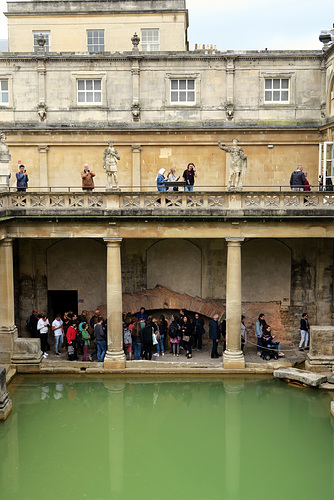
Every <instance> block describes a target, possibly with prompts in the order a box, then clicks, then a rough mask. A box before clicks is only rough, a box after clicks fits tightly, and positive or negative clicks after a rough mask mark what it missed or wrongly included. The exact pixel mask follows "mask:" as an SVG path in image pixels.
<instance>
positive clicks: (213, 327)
mask: <svg viewBox="0 0 334 500" xmlns="http://www.w3.org/2000/svg"><path fill="white" fill-rule="evenodd" d="M209 337H210V339H211V340H219V339H220V330H219V325H218V321H215V320H214V319H212V320H211V321H210V323H209Z"/></svg>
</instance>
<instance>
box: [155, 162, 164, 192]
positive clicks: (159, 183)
mask: <svg viewBox="0 0 334 500" xmlns="http://www.w3.org/2000/svg"><path fill="white" fill-rule="evenodd" d="M165 172H166V169H164V168H161V169H160V170H159V172H158V175H157V177H156V179H155V180H156V183H157V188H158V191H166V187H165V180H166V179H165V175H164V174H165Z"/></svg>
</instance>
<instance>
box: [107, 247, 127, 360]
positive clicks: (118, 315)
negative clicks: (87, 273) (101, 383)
mask: <svg viewBox="0 0 334 500" xmlns="http://www.w3.org/2000/svg"><path fill="white" fill-rule="evenodd" d="M104 241H105V242H106V245H107V320H108V345H107V353H106V356H105V358H104V368H105V369H111V370H113V369H116V370H117V369H123V368H125V354H124V351H123V325H122V272H121V242H122V238H105V239H104Z"/></svg>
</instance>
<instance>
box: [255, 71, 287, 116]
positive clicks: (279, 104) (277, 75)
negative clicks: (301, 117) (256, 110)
mask: <svg viewBox="0 0 334 500" xmlns="http://www.w3.org/2000/svg"><path fill="white" fill-rule="evenodd" d="M266 80H281V81H282V80H288V81H289V88H288V91H289V100H288V101H281V100H279V101H273V100H271V101H266V100H265V92H266V90H267V91H268V90H270V89H266ZM259 88H260V92H259V106H260V107H265V108H284V107H286V108H289V107H294V106H295V88H296V74H295V73H294V72H292V71H289V72H271V71H270V72H262V73H260V82H259ZM271 90H272V91H273V90H276V89H271ZM279 90H280V91H281V90H283V91H284V90H286V89H282V87H281V85H280V89H279Z"/></svg>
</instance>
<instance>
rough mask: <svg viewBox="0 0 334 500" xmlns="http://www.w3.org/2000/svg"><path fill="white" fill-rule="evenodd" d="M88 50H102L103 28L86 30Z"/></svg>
mask: <svg viewBox="0 0 334 500" xmlns="http://www.w3.org/2000/svg"><path fill="white" fill-rule="evenodd" d="M87 50H88V52H104V30H87Z"/></svg>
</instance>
